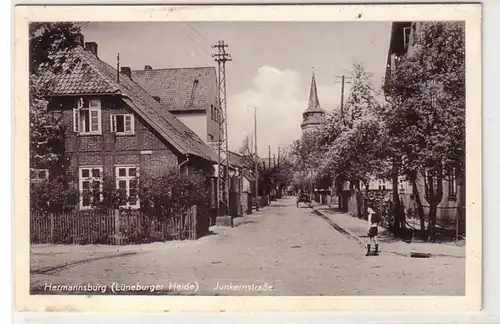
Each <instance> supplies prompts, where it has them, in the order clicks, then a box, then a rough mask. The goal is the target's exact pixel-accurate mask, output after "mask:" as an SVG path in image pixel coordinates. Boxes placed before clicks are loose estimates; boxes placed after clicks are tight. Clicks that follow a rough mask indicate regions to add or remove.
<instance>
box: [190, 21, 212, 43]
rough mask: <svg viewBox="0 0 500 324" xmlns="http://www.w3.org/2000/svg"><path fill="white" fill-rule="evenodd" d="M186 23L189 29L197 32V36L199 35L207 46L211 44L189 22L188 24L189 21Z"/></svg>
mask: <svg viewBox="0 0 500 324" xmlns="http://www.w3.org/2000/svg"><path fill="white" fill-rule="evenodd" d="M186 24H187V25H188V26H189V28H191V29H192V30H193V31H194V32H195V33H196V34H198V36H200V37H201V38H202V39H203V40H204V41H205V43H206V44H207V45H208V46H212V45H211V44H210V43H209V42H208V41H207V39H206V38H205V37H203V35H202V34H200V33H199V32H198V31H197V30H196V29H195V28H194V27H193V26H191V24H190V23H188V22H187V23H186Z"/></svg>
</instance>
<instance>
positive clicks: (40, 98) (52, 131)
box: [29, 23, 80, 212]
mask: <svg viewBox="0 0 500 324" xmlns="http://www.w3.org/2000/svg"><path fill="white" fill-rule="evenodd" d="M79 32H80V26H79V25H77V24H73V23H31V24H30V26H29V50H30V58H29V72H30V78H29V103H30V107H29V111H30V167H32V168H43V169H49V170H50V171H51V175H52V177H53V179H52V180H51V181H49V182H48V184H36V185H33V186H32V188H31V194H32V195H31V199H32V200H33V203H32V204H31V205H32V207H34V206H37V208H41V209H44V208H43V206H41V205H40V204H39V203H38V201H39V200H45V201H46V202H48V203H49V202H50V205H51V207H49V209H50V212H56V211H57V210H56V209H57V208H60V211H62V210H63V209H64V208H63V207H64V206H65V204H69V203H70V202H72V201H73V199H72V198H71V197H73V194H74V192H72V190H71V188H70V187H71V186H70V185H69V183H68V181H67V179H65V178H64V177H62V178H61V177H59V175H62V174H63V173H64V172H65V170H66V168H67V166H68V164H69V160H68V157H66V156H65V155H64V154H63V153H64V129H63V127H62V126H61V123H60V121H61V117H62V114H61V113H60V112H53V111H50V110H49V109H48V101H47V99H46V97H45V94H46V93H45V89H44V85H45V84H46V79H45V78H46V76H47V75H48V74H52V75H55V74H57V73H65V72H67V71H69V70H70V69H71V68H72V66H73V64H71V62H73V61H72V60H68V59H67V58H68V57H69V56H68V55H67V54H68V52H69V51H70V50H71V49H72V48H74V47H75V46H76V45H77V44H79V40H80V36H79ZM73 63H75V62H73ZM47 185H48V187H47ZM45 187H47V188H45ZM44 188H45V189H47V191H46V192H45V193H42V192H43V191H44V190H45V189H44ZM47 194H50V195H51V197H47V196H46V195H47ZM74 205H75V204H73V205H72V206H74ZM68 206H70V205H68Z"/></svg>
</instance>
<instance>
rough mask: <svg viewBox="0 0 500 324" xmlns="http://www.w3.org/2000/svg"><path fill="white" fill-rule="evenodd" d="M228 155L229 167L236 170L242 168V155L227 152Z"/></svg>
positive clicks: (243, 159) (243, 161) (243, 160)
mask: <svg viewBox="0 0 500 324" xmlns="http://www.w3.org/2000/svg"><path fill="white" fill-rule="evenodd" d="M228 153H229V154H228V156H229V164H230V165H232V166H234V167H238V168H241V167H243V164H244V163H245V158H244V157H243V156H242V155H240V154H237V153H234V152H228Z"/></svg>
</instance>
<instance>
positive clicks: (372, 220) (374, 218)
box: [366, 203, 380, 256]
mask: <svg viewBox="0 0 500 324" xmlns="http://www.w3.org/2000/svg"><path fill="white" fill-rule="evenodd" d="M367 211H368V223H369V224H370V228H369V229H368V237H369V238H370V241H369V242H368V244H367V245H366V256H369V255H371V254H370V248H371V243H372V242H373V243H374V245H375V251H374V252H373V255H378V241H377V235H378V223H379V222H380V216H379V215H378V214H377V213H375V211H374V210H373V203H370V204H369V205H368V209H367Z"/></svg>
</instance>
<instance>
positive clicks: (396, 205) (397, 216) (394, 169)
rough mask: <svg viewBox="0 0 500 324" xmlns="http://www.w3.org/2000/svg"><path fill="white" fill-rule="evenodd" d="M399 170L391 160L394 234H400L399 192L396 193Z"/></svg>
mask: <svg viewBox="0 0 500 324" xmlns="http://www.w3.org/2000/svg"><path fill="white" fill-rule="evenodd" d="M398 176H399V168H398V165H397V164H396V161H395V159H393V162H392V169H391V180H392V200H393V203H394V204H393V206H394V210H393V213H394V224H393V227H394V232H395V234H400V230H401V223H402V222H401V219H402V217H404V216H402V215H401V214H402V213H401V202H400V200H399V192H398V190H399V189H398V185H399V181H398V180H399V177H398ZM403 222H404V220H403Z"/></svg>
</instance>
